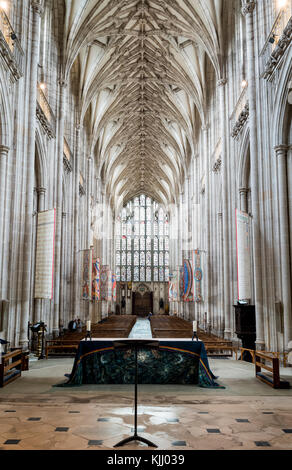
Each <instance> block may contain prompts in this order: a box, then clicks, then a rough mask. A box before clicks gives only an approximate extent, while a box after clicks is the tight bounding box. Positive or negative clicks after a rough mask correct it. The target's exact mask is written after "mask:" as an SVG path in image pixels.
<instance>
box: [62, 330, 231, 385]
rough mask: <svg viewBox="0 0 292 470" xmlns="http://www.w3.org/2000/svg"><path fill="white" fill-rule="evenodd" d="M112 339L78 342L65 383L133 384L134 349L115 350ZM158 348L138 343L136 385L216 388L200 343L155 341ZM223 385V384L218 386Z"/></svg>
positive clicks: (114, 341) (202, 345) (116, 340)
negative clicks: (67, 379) (177, 385)
mask: <svg viewBox="0 0 292 470" xmlns="http://www.w3.org/2000/svg"><path fill="white" fill-rule="evenodd" d="M118 341H119V340H118V339H113V340H104V339H101V340H92V341H81V342H80V344H79V348H78V351H77V353H76V357H75V361H74V365H73V369H72V372H71V375H70V378H69V381H68V382H67V383H63V384H58V386H61V387H63V386H74V385H82V384H134V383H135V352H134V350H133V349H132V348H131V346H129V347H125V348H123V349H118V348H115V347H114V343H116V342H118ZM158 341H159V347H158V348H155V349H151V347H145V346H141V347H139V350H138V381H139V383H140V384H184V385H198V386H200V387H219V385H218V384H217V383H216V382H215V381H214V379H216V377H215V376H214V375H213V374H212V372H211V370H210V368H209V363H208V359H207V355H206V350H205V347H204V343H203V342H201V341H189V340H158ZM221 388H224V387H221Z"/></svg>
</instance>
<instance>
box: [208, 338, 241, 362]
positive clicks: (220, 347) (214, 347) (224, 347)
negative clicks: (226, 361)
mask: <svg viewBox="0 0 292 470" xmlns="http://www.w3.org/2000/svg"><path fill="white" fill-rule="evenodd" d="M205 349H206V352H207V355H208V356H212V354H210V352H215V354H213V355H214V356H216V355H217V356H218V351H229V354H224V355H223V356H224V357H225V356H226V357H233V353H235V358H236V360H237V348H236V347H235V346H232V345H229V344H226V343H222V344H220V343H214V344H210V343H207V342H206V343H205ZM216 351H217V354H216ZM220 355H221V354H220Z"/></svg>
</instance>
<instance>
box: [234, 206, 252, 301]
mask: <svg viewBox="0 0 292 470" xmlns="http://www.w3.org/2000/svg"><path fill="white" fill-rule="evenodd" d="M236 252H237V285H238V300H250V299H251V253H250V217H249V215H248V214H246V213H245V212H242V211H239V210H238V209H236Z"/></svg>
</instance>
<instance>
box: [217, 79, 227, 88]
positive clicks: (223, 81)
mask: <svg viewBox="0 0 292 470" xmlns="http://www.w3.org/2000/svg"><path fill="white" fill-rule="evenodd" d="M227 82H228V80H227V78H220V80H218V81H217V87H218V88H220V87H222V86H225V85H226V84H227Z"/></svg>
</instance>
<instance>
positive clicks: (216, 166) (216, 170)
mask: <svg viewBox="0 0 292 470" xmlns="http://www.w3.org/2000/svg"><path fill="white" fill-rule="evenodd" d="M221 165H222V160H221V157H219V158H217V160H216V162H215V163H214V165H213V168H212V171H213V172H214V173H220V172H221Z"/></svg>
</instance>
